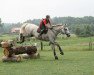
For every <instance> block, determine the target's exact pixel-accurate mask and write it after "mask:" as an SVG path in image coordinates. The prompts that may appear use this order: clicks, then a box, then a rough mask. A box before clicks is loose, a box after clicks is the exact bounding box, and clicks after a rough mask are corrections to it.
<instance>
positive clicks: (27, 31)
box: [19, 24, 70, 59]
mask: <svg viewBox="0 0 94 75" xmlns="http://www.w3.org/2000/svg"><path fill="white" fill-rule="evenodd" d="M33 26H34V27H33ZM32 27H33V28H32ZM34 28H36V29H34ZM37 28H38V27H37V26H36V25H34V24H24V25H23V26H22V28H21V29H20V38H19V41H21V43H22V42H24V41H25V40H24V39H25V36H34V37H36V38H37V39H39V40H42V41H48V42H49V43H50V45H51V47H52V50H53V53H54V57H55V59H58V56H57V55H56V51H55V46H57V47H58V48H59V51H60V54H61V55H64V52H63V50H62V49H61V47H60V45H59V44H58V43H57V42H56V41H55V40H56V37H57V35H58V34H59V33H60V32H61V31H62V32H63V33H64V34H66V35H67V37H70V32H69V29H68V27H66V26H64V25H54V26H52V27H49V28H48V31H47V33H46V34H42V37H41V38H40V37H38V35H39V33H38V32H37Z"/></svg>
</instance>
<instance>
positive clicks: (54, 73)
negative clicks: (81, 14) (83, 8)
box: [0, 35, 94, 75]
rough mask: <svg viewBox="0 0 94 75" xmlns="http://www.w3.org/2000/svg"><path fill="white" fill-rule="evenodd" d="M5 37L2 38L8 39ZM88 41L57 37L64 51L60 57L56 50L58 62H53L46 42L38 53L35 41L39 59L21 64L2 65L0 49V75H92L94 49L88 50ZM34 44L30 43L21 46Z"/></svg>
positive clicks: (1, 51) (93, 72)
mask: <svg viewBox="0 0 94 75" xmlns="http://www.w3.org/2000/svg"><path fill="white" fill-rule="evenodd" d="M5 36H6V37H5ZM5 36H2V38H3V37H4V39H10V37H9V36H8V38H7V35H5ZM89 41H90V38H78V37H71V38H63V39H62V38H61V37H58V38H57V42H58V43H59V44H60V45H61V47H62V48H63V50H64V55H63V56H62V55H60V54H59V51H58V50H57V48H56V52H57V55H58V57H59V60H54V56H53V52H52V50H51V48H50V46H49V45H48V43H46V42H43V44H44V50H43V51H40V44H39V41H36V42H37V43H38V44H39V45H38V51H39V52H40V59H23V60H22V61H21V62H4V63H3V62H2V61H1V58H2V56H3V50H2V48H0V57H1V58H0V75H94V47H93V49H92V50H89V45H88V44H89ZM92 41H93V42H94V37H92ZM34 43H35V41H30V42H26V43H24V44H23V45H30V44H34ZM93 46H94V45H93Z"/></svg>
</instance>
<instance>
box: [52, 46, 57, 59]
mask: <svg viewBox="0 0 94 75" xmlns="http://www.w3.org/2000/svg"><path fill="white" fill-rule="evenodd" d="M51 47H52V50H53V53H54V57H55V59H56V60H58V57H57V55H56V52H55V44H51Z"/></svg>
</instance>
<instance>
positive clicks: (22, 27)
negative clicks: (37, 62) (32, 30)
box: [20, 23, 27, 33]
mask: <svg viewBox="0 0 94 75" xmlns="http://www.w3.org/2000/svg"><path fill="white" fill-rule="evenodd" d="M26 26H27V23H25V24H23V25H22V26H21V28H20V33H25V32H26V30H25V27H26Z"/></svg>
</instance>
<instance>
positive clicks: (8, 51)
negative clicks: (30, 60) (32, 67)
mask: <svg viewBox="0 0 94 75" xmlns="http://www.w3.org/2000/svg"><path fill="white" fill-rule="evenodd" d="M2 47H3V48H4V52H3V53H4V55H5V56H7V57H11V56H13V55H18V54H24V53H27V54H28V55H32V54H35V53H36V52H37V48H36V46H18V47H11V46H10V45H9V43H8V42H3V43H2Z"/></svg>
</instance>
